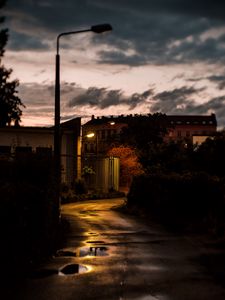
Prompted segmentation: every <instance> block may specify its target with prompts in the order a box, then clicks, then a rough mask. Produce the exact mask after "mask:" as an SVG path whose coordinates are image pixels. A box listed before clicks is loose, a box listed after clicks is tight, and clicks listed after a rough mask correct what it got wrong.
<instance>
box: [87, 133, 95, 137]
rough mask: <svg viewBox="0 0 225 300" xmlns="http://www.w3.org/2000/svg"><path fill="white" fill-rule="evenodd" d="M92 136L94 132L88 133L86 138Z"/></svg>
mask: <svg viewBox="0 0 225 300" xmlns="http://www.w3.org/2000/svg"><path fill="white" fill-rule="evenodd" d="M94 136H95V134H94V132H90V133H88V134H87V135H86V137H87V138H92V137H94Z"/></svg>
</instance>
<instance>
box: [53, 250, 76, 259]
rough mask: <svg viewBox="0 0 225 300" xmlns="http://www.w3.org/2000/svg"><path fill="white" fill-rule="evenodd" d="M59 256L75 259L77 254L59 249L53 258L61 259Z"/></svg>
mask: <svg viewBox="0 0 225 300" xmlns="http://www.w3.org/2000/svg"><path fill="white" fill-rule="evenodd" d="M61 256H68V257H71V256H72V257H75V256H77V254H76V252H74V251H73V250H70V249H60V250H58V251H57V252H56V254H55V257H61Z"/></svg>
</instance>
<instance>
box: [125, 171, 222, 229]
mask: <svg viewBox="0 0 225 300" xmlns="http://www.w3.org/2000/svg"><path fill="white" fill-rule="evenodd" d="M223 186H224V184H223V181H222V180H219V179H218V178H215V177H210V176H209V175H207V174H206V173H192V174H191V173H187V174H184V175H179V174H152V175H141V176H138V177H136V178H134V180H133V183H132V185H131V188H130V191H129V193H128V206H137V207H141V208H143V209H144V210H145V211H146V212H147V213H148V214H150V215H152V216H153V217H155V218H156V219H158V220H160V221H161V222H163V223H165V224H167V225H172V226H177V227H178V226H179V227H181V228H184V227H187V226H190V225H193V224H196V225H197V224H199V225H200V224H202V222H204V224H205V226H207V227H210V226H213V224H212V222H210V220H212V219H214V220H215V218H216V219H217V220H222V219H223V218H224V216H225V215H224V212H225V201H224V189H223Z"/></svg>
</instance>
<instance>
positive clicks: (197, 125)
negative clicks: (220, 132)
mask: <svg viewBox="0 0 225 300" xmlns="http://www.w3.org/2000/svg"><path fill="white" fill-rule="evenodd" d="M167 119H168V134H167V136H166V140H172V141H179V140H186V141H191V142H193V137H194V136H201V137H202V139H201V140H202V141H203V140H204V139H206V138H207V137H208V136H214V135H215V134H216V131H217V121H216V116H215V114H211V115H202V116H201V115H184V116H182V115H181V116H179V115H176V116H174V115H170V116H169V115H168V116H167ZM204 137H205V138H204Z"/></svg>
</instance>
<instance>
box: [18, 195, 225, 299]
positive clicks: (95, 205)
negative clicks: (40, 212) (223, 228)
mask: <svg viewBox="0 0 225 300" xmlns="http://www.w3.org/2000/svg"><path fill="white" fill-rule="evenodd" d="M122 203H123V199H116V200H115V199H114V200H98V201H86V202H82V203H81V202H80V203H73V204H66V205H63V207H62V214H63V215H64V216H65V217H66V218H67V220H68V221H69V222H70V224H71V225H70V230H69V234H68V240H67V244H66V245H65V248H64V249H62V250H63V251H66V252H63V251H62V252H61V253H59V256H57V257H54V258H53V259H52V260H51V261H50V262H49V263H47V264H45V265H44V266H42V267H41V268H40V270H39V273H38V272H37V274H36V276H34V277H33V278H28V279H27V280H25V282H23V283H21V284H20V288H19V289H18V293H17V296H16V298H14V299H15V300H17V299H23V300H47V299H48V300H91V299H92V300H93V299H98V300H125V299H126V300H156V299H158V300H224V299H225V288H223V286H222V285H219V284H217V283H216V282H215V280H214V278H213V277H212V276H211V275H210V273H209V272H208V271H207V269H205V267H204V266H202V265H201V264H200V263H199V262H198V257H199V255H200V254H201V251H202V248H201V245H199V244H198V243H197V242H196V241H195V240H192V239H190V238H189V237H187V236H185V237H184V236H178V235H174V234H171V233H168V232H166V231H165V230H163V229H162V228H161V227H160V226H158V225H155V224H151V223H150V225H146V224H143V222H141V221H140V220H138V219H137V218H134V217H130V216H127V215H123V214H122V213H119V212H117V211H115V210H111V208H113V207H116V206H119V205H121V204H122ZM63 255H64V256H63ZM95 255H96V256H95ZM68 264H76V265H75V267H76V266H77V265H80V272H81V273H79V274H78V273H76V274H70V275H63V274H58V270H59V269H62V268H63V266H66V265H68ZM85 268H86V269H85ZM82 272H83V273H82Z"/></svg>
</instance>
